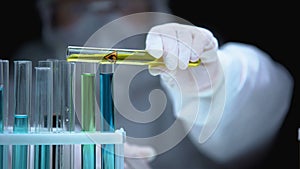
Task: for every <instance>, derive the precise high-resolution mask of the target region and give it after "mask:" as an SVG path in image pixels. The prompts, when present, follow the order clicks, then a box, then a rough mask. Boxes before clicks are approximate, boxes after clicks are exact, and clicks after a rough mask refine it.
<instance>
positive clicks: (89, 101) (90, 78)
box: [81, 73, 96, 169]
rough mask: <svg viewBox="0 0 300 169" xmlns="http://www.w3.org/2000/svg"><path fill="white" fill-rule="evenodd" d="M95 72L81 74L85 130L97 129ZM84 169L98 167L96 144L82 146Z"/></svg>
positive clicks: (82, 115)
mask: <svg viewBox="0 0 300 169" xmlns="http://www.w3.org/2000/svg"><path fill="white" fill-rule="evenodd" d="M94 79H95V74H93V73H84V74H82V75H81V120H82V130H83V131H84V132H94V131H96V125H95V84H94V83H95V81H94ZM87 134H88V133H87ZM81 152H82V155H81V157H82V169H95V168H96V147H95V144H85V145H82V146H81Z"/></svg>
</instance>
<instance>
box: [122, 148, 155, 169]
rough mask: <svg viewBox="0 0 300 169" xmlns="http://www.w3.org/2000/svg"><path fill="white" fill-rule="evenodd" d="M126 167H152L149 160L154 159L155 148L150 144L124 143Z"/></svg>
mask: <svg viewBox="0 0 300 169" xmlns="http://www.w3.org/2000/svg"><path fill="white" fill-rule="evenodd" d="M124 156H125V158H124V169H140V168H142V169H150V168H151V167H150V166H149V162H151V161H152V160H153V159H154V156H155V150H154V149H153V148H151V147H148V146H138V145H133V144H129V143H124Z"/></svg>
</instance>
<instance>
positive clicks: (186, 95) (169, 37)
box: [146, 23, 224, 126]
mask: <svg viewBox="0 0 300 169" xmlns="http://www.w3.org/2000/svg"><path fill="white" fill-rule="evenodd" d="M217 49H218V43H217V40H216V38H215V37H214V36H213V34H212V33H211V32H210V31H209V30H207V29H204V28H200V27H196V26H191V25H183V24H178V23H167V24H163V25H158V26H155V27H153V28H151V30H150V31H149V33H148V35H147V39H146V50H147V51H148V52H149V53H150V54H151V55H152V56H154V57H156V58H160V59H163V61H164V63H165V66H157V67H149V71H150V73H151V74H152V75H161V79H162V84H163V86H165V88H166V89H167V91H168V93H169V94H170V95H171V99H173V100H172V101H173V106H175V107H174V108H175V115H177V116H178V117H179V118H181V119H183V120H184V121H185V122H187V123H189V125H188V126H190V125H192V124H191V123H193V122H194V121H195V118H196V114H197V112H198V111H199V110H198V107H199V99H200V97H211V96H212V95H213V94H214V93H215V91H216V90H217V89H218V88H219V86H220V84H224V83H222V82H223V79H224V78H223V73H222V69H221V66H220V64H219V60H218V55H217ZM199 59H201V65H200V66H197V67H188V64H189V62H190V61H191V62H195V61H198V60H199ZM197 105H198V106H197ZM205 112H208V111H205ZM203 116H204V114H203ZM203 119H204V118H203ZM196 121H197V122H200V121H201V120H196ZM202 121H203V120H202Z"/></svg>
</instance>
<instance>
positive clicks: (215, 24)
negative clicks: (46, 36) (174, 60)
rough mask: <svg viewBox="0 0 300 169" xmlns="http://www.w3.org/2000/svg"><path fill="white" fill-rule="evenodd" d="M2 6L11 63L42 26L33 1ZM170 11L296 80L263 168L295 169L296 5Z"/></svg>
mask: <svg viewBox="0 0 300 169" xmlns="http://www.w3.org/2000/svg"><path fill="white" fill-rule="evenodd" d="M1 7H2V10H0V11H1V14H0V17H1V18H0V19H1V20H0V21H1V26H0V27H1V46H0V58H1V59H10V57H12V56H13V55H14V52H15V51H16V50H18V49H19V47H20V46H21V45H22V44H23V43H25V42H27V41H29V40H33V39H36V38H39V36H40V34H41V32H40V31H41V23H40V18H39V15H38V13H37V10H36V7H35V1H34V0H26V1H18V2H16V1H2V2H1ZM170 7H171V10H172V12H173V14H175V15H177V16H179V17H182V18H185V19H187V20H189V21H190V22H192V23H193V24H195V25H197V26H202V27H205V28H208V29H210V30H211V31H213V33H214V34H215V36H216V37H217V38H218V39H219V42H220V44H223V43H225V42H228V41H238V42H244V43H250V44H254V45H256V46H258V47H259V48H261V49H262V50H264V51H265V52H267V53H268V54H270V55H271V56H272V58H273V59H274V60H276V61H278V62H280V63H281V64H283V65H284V66H285V67H286V68H287V69H288V70H289V71H290V72H291V74H292V76H293V77H294V80H295V88H294V89H295V90H294V97H293V101H292V106H291V109H290V112H289V114H288V116H287V117H286V119H285V121H284V125H283V126H282V128H281V131H280V133H279V136H278V139H277V140H276V142H275V145H274V148H273V149H272V151H271V152H270V155H269V156H268V158H267V159H266V160H265V163H264V164H263V166H262V168H269V167H270V168H271V167H272V168H289V169H297V168H299V166H300V165H299V143H300V142H299V140H298V128H300V118H299V107H298V106H299V105H296V95H297V97H298V96H299V95H298V94H296V93H297V83H298V80H299V77H298V76H299V72H298V70H297V67H299V66H298V63H299V62H297V61H298V59H297V57H299V51H298V50H299V41H298V38H299V36H298V33H299V30H300V29H299V26H298V25H299V16H300V15H299V14H298V12H297V10H298V9H296V7H297V5H296V3H293V2H289V1H284V2H282V1H278V2H276V1H272V3H262V2H258V1H257V2H255V1H239V2H238V3H231V4H229V2H228V1H225V2H224V1H222V2H214V3H213V2H206V1H192V0H184V1H183V0H171V1H170ZM296 59H297V61H296ZM266 123H267V122H266Z"/></svg>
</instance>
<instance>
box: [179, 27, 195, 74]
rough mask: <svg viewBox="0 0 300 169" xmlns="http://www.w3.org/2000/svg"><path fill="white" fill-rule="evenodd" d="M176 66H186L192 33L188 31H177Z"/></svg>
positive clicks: (182, 67) (181, 67)
mask: <svg viewBox="0 0 300 169" xmlns="http://www.w3.org/2000/svg"><path fill="white" fill-rule="evenodd" d="M177 38H178V39H179V42H178V57H179V59H178V66H179V68H180V69H182V70H184V69H186V68H187V67H188V64H189V60H190V57H191V45H192V40H193V39H192V34H191V33H190V32H189V31H178V35H177Z"/></svg>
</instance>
